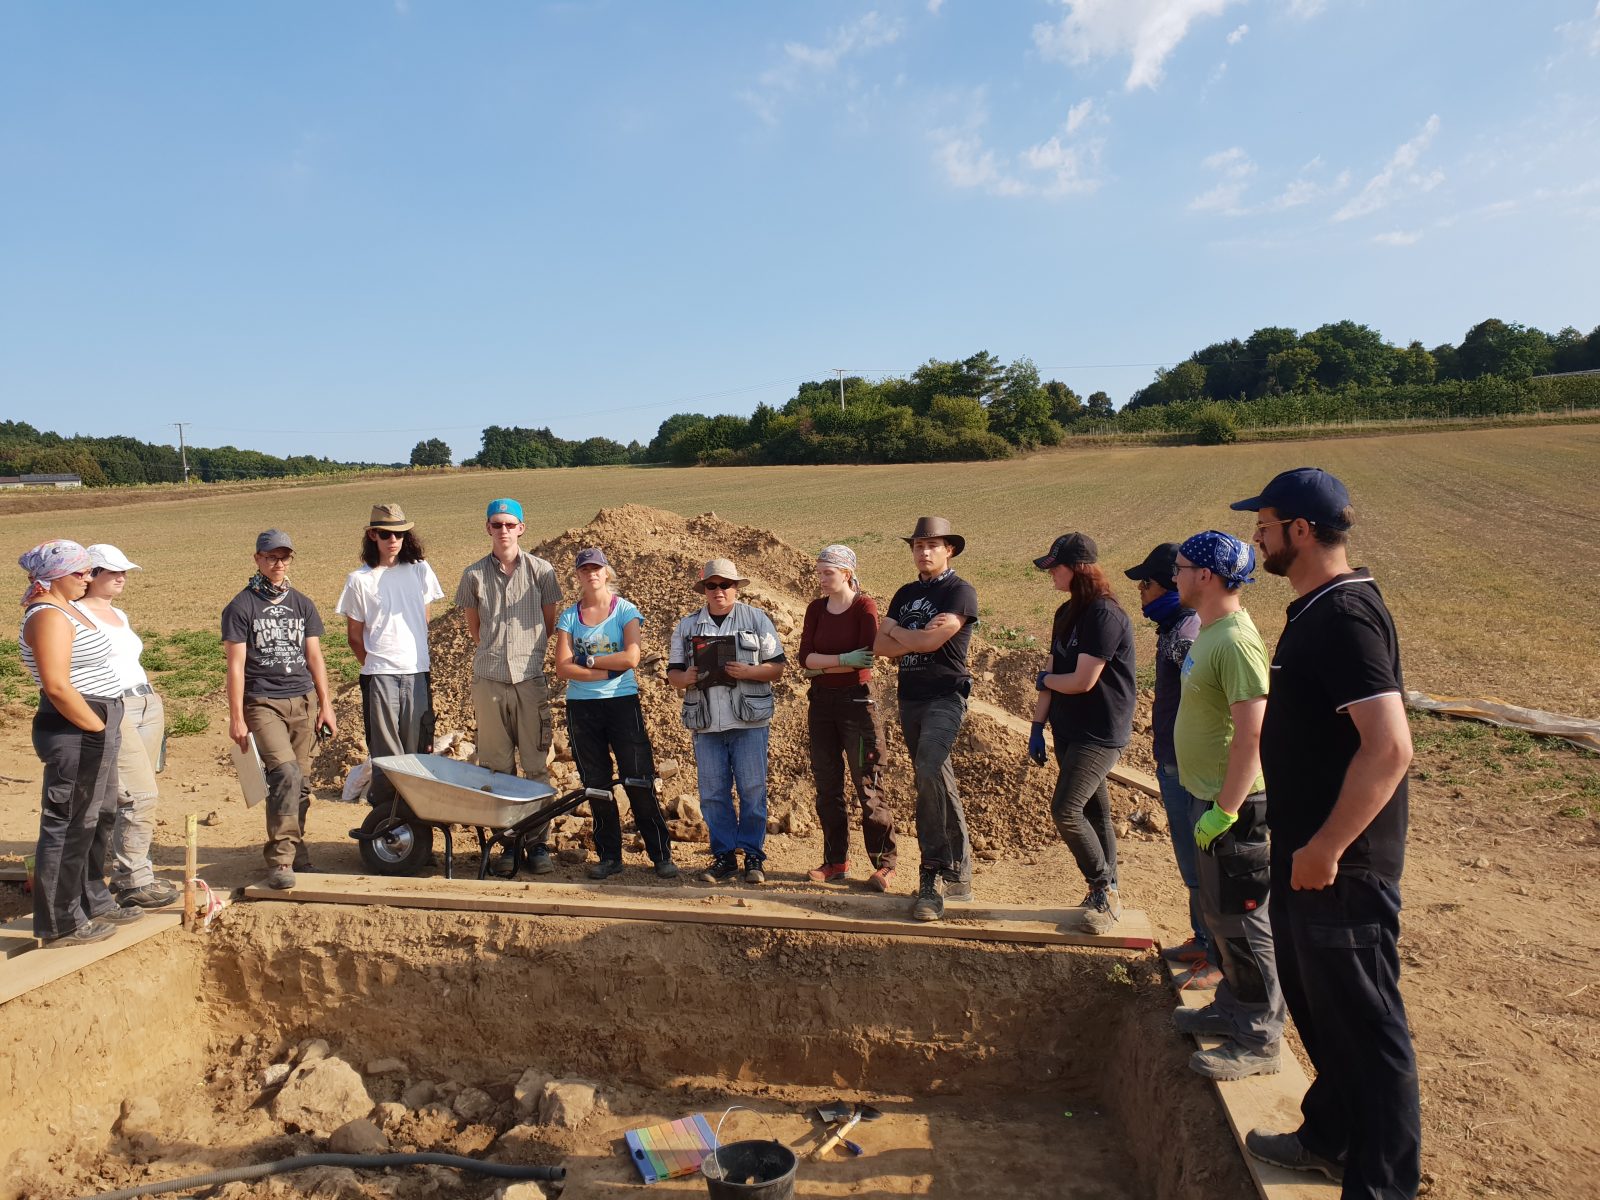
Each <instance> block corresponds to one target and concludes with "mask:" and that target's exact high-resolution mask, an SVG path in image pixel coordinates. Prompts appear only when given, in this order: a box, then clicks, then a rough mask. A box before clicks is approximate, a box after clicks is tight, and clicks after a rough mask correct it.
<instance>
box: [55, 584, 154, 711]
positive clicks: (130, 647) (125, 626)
mask: <svg viewBox="0 0 1600 1200" xmlns="http://www.w3.org/2000/svg"><path fill="white" fill-rule="evenodd" d="M73 607H74V608H76V609H77V610H78V611H79V612H81V613H82V614H83V615H84V616H86V617H88V618H89V620H90V621H92V622H93V623H94V627H95V628H96V629H98V630H99V631H100V632H101V633H103V634H105V635H106V639H107V640H108V641H110V643H111V658H110V660H109V661H110V666H111V669H112V670H113V671H115V672H116V673H117V681H118V682H119V683H121V684H122V688H123V690H124V691H126V690H127V689H128V688H136V687H140V686H142V685H144V684H147V683H149V682H150V677H149V676H148V675H146V674H145V673H144V667H142V666H140V665H139V656H140V655H141V654H143V653H144V639H143V638H141V637H140V636H139V635H138V634H137V633H135V632H134V631H133V622H131V621H129V620H128V614H127V613H125V612H123V611H122V610H121V609H120V608H117V607H115V606H113V607H112V609H111V611H112V612H114V613H116V614H117V616H119V617H121V618H122V624H120V625H113V624H112V623H111V622H110V621H102V620H101V619H100V618H99V617H97V616H95V615H94V613H92V612H90V611H89V610H88V609H87V608H85V607H84V606H83V605H81V604H75V605H73Z"/></svg>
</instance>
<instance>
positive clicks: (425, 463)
mask: <svg viewBox="0 0 1600 1200" xmlns="http://www.w3.org/2000/svg"><path fill="white" fill-rule="evenodd" d="M451 458H452V455H451V453H450V447H449V446H447V445H445V444H444V441H443V439H441V438H429V439H427V441H423V442H418V443H417V444H416V445H415V446H413V447H411V465H412V466H413V467H448V466H449V465H450V460H451Z"/></svg>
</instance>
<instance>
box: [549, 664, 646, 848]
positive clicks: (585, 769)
mask: <svg viewBox="0 0 1600 1200" xmlns="http://www.w3.org/2000/svg"><path fill="white" fill-rule="evenodd" d="M567 735H568V737H569V738H570V739H571V741H572V757H573V759H574V760H575V761H576V762H577V764H578V775H579V777H580V778H581V779H582V780H583V786H584V787H586V788H600V789H601V790H602V791H604V792H605V793H606V795H607V796H608V797H610V796H611V794H612V793H611V784H612V780H613V779H621V780H622V781H623V790H624V791H626V792H627V793H628V804H629V806H630V807H631V808H632V809H633V823H634V824H635V825H636V826H637V827H638V829H639V836H640V837H642V838H643V839H644V848H645V852H646V853H648V854H649V855H650V861H651V862H657V863H659V862H665V861H667V860H668V859H670V858H671V857H672V835H671V833H669V832H668V831H667V822H666V820H665V818H663V817H662V815H661V805H660V803H659V802H658V801H657V799H656V786H655V778H656V760H655V754H654V753H653V752H652V750H651V749H650V735H649V734H648V733H646V732H645V728H644V712H643V710H641V709H640V707H639V697H638V696H636V695H635V696H612V697H609V698H608V699H604V700H568V701H567ZM613 756H615V759H616V766H615V772H616V773H615V775H613V774H612V771H613V767H612V758H613ZM629 780H637V781H638V782H633V783H630V782H628V781H629ZM589 812H590V814H591V815H592V816H593V817H594V850H595V853H596V854H598V855H599V856H600V857H601V858H603V859H614V860H616V861H617V862H621V861H622V818H621V815H620V813H619V812H618V810H617V802H616V800H615V799H610V798H608V799H605V800H599V799H591V800H590V801H589Z"/></svg>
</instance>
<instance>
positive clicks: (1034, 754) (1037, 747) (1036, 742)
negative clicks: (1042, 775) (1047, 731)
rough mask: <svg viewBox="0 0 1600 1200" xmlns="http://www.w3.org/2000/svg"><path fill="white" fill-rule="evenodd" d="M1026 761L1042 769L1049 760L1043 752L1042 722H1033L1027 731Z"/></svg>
mask: <svg viewBox="0 0 1600 1200" xmlns="http://www.w3.org/2000/svg"><path fill="white" fill-rule="evenodd" d="M1028 761H1029V762H1031V763H1033V765H1034V766H1036V767H1042V766H1044V765H1045V763H1046V762H1048V761H1049V760H1048V759H1047V758H1046V757H1045V751H1044V722H1043V721H1035V722H1034V723H1033V727H1032V728H1031V729H1030V730H1029V731H1028Z"/></svg>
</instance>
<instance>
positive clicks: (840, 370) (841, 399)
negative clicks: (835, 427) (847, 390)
mask: <svg viewBox="0 0 1600 1200" xmlns="http://www.w3.org/2000/svg"><path fill="white" fill-rule="evenodd" d="M833 373H834V374H835V375H837V376H838V377H839V411H840V412H843V411H844V368H843V367H835V368H834V369H833Z"/></svg>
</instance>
